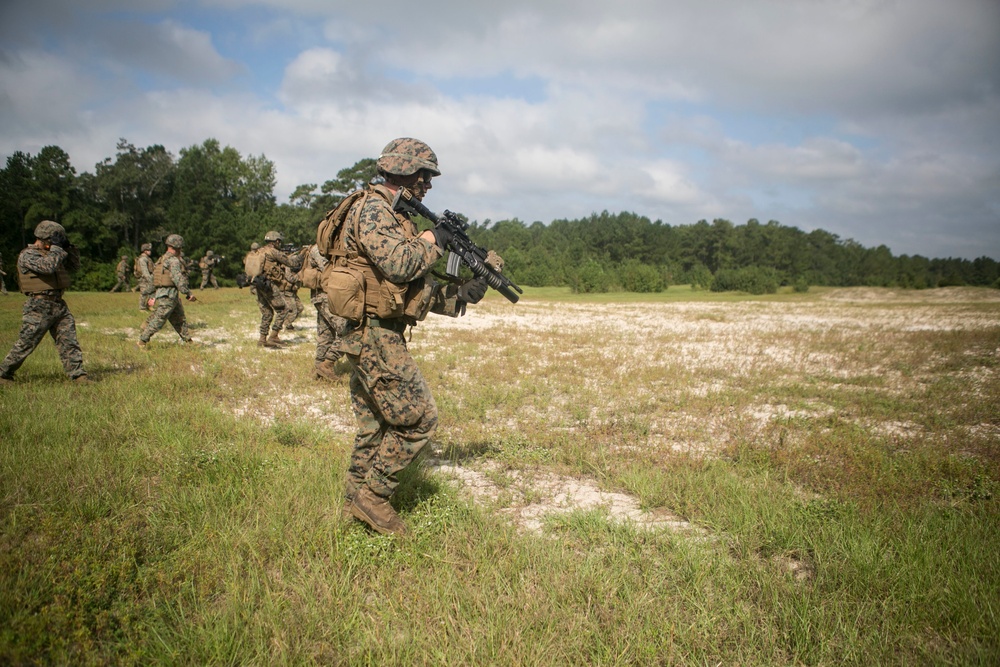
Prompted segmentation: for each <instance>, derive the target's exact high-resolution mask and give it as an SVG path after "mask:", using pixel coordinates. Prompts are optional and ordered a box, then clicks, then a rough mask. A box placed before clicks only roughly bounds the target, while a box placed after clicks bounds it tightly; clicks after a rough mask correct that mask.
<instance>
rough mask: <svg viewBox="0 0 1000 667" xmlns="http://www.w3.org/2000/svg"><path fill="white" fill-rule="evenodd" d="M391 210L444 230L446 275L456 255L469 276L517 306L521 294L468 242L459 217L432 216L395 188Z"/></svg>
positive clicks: (483, 251) (407, 193)
mask: <svg viewBox="0 0 1000 667" xmlns="http://www.w3.org/2000/svg"><path fill="white" fill-rule="evenodd" d="M392 208H393V210H395V211H402V212H403V213H407V214H409V215H414V214H415V215H420V216H423V217H425V218H427V219H428V220H430V221H431V222H433V223H434V225H435V227H444V228H445V231H447V232H448V233H449V234H450V236H451V238H450V239H449V240H448V248H447V249H448V250H449V251H451V253H452V255H451V257H449V258H448V269H449V273H451V270H452V268H453V266H452V264H453V262H452V258H453V257H456V256H457V257H458V258H459V259H461V261H462V263H463V264H465V265H466V266H467V267H469V269H470V270H471V271H472V275H474V276H475V277H477V278H482V279H483V280H485V281H486V284H487V285H489V286H490V287H492V288H493V289H495V290H496V291H498V292H500V293H501V294H503V295H504V297H506V298H507V300H508V301H510V302H511V303H517V300H518V299H519V298H520V297H519V296H518V294H523V293H524V291H523V290H522V289H521V288H520V287H518V286H517V285H515V284H514V282H513V281H512V280H511V279H510V278H508V277H507V276H505V275H504V274H503V273H501V272H500V271H497V270H496V269H495V268H493V267H492V266H490V264H489V263H487V260H486V258H487V255H488V254H489V253H488V251H487V250H486V249H485V248H481V247H479V246H477V245H476V244H475V243H473V242H472V240H471V239H470V238H469V235H468V234H466V233H465V230H466V229H468V228H469V225H468V223H467V222H465V221H464V220H462V219H461V218H459V217H458V215H457V214H455V213H452V212H451V211H445V212H444V213H443V214H442V215H440V216H438V215H436V214H435V213H434V212H433V211H431V210H430V209H428V208H427V207H426V206H424V205H423V203H422V202H421V201H420V200H419V199H417V198H416V197H414V196H413V193H412V192H410V191H409V190H407V189H406V188H399V190H398V191H397V192H396V198H395V200H394V201H393V202H392ZM515 292H516V294H515Z"/></svg>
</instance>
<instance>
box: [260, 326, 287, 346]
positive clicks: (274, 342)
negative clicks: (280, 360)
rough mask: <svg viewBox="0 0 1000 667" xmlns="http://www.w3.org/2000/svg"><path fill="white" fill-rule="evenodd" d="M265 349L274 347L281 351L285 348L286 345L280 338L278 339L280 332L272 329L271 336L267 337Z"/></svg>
mask: <svg viewBox="0 0 1000 667" xmlns="http://www.w3.org/2000/svg"><path fill="white" fill-rule="evenodd" d="M264 347H273V348H276V349H279V350H280V349H283V348H284V347H285V344H284V343H282V342H281V339H280V338H278V332H277V331H275V330H274V329H271V335H270V336H268V337H267V340H266V341H264Z"/></svg>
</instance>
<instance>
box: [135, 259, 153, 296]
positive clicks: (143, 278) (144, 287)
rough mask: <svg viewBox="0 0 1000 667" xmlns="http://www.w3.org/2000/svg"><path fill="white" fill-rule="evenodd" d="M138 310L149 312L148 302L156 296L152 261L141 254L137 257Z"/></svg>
mask: <svg viewBox="0 0 1000 667" xmlns="http://www.w3.org/2000/svg"><path fill="white" fill-rule="evenodd" d="M137 261H138V262H139V275H138V278H139V310H149V300H150V299H152V298H153V297H154V295H155V294H156V288H155V287H154V286H153V259H152V258H151V257H150V256H149V255H147V254H146V253H145V252H143V253H142V254H141V255H139V259H138V260H137Z"/></svg>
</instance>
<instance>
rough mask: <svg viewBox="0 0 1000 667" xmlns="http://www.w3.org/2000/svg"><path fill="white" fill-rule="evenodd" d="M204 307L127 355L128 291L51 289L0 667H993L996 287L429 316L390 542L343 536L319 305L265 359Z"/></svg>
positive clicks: (135, 317) (1, 556)
mask: <svg viewBox="0 0 1000 667" xmlns="http://www.w3.org/2000/svg"><path fill="white" fill-rule="evenodd" d="M196 293H197V294H198V296H199V299H200V301H199V302H197V303H194V304H185V308H186V310H187V313H188V320H189V323H190V324H191V326H192V334H193V336H194V338H195V340H196V344H195V345H192V346H182V345H179V344H178V338H177V336H176V334H175V333H174V332H173V331H172V330H171V329H170V328H169V326H168V327H167V328H166V329H164V330H163V331H161V332H160V333H158V334H157V335H156V336H155V337H154V338H153V339H152V341H151V343H150V345H149V348H148V349H147V350H139V349H137V347H136V346H135V340H136V338H137V333H138V327H139V326H140V324H141V323H142V321H143V319H144V314H143V313H140V312H139V311H138V310H137V309H136V297H135V295H134V294H97V293H70V294H69V295H68V298H67V301H68V303H69V304H70V308H71V310H72V311H73V313H74V314H75V316H76V319H77V323H78V332H79V337H80V342H81V345H82V347H83V351H84V362H85V366H86V368H87V370H88V372H89V374H90V377H91V378H92V379H93V380H96V383H95V384H93V385H89V386H77V385H74V384H71V383H69V382H68V381H67V380H66V378H65V377H64V376H63V374H62V369H61V366H60V364H59V362H58V358H57V356H56V353H55V350H54V346H53V344H52V341H51V339H46V340H45V341H43V342H42V344H41V345H40V347H39V348H38V350H37V351H36V352H35V353H34V354H33V355H32V356H31V357H29V358H28V360H27V361H26V362H25V364H24V366H23V367H22V368H21V370H20V371H19V372H18V374H17V377H16V384H15V385H13V386H4V387H0V664H14V665H19V664H68V665H107V664H122V665H153V664H164V665H176V664H190V665H203V664H213V665H215V664H225V665H384V664H391V665H414V664H417V665H713V666H714V665H720V664H721V665H872V664H879V665H915V664H917V665H921V664H929V665H996V664H1000V558H998V556H997V545H998V538H1000V510H998V497H997V496H998V492H1000V407H998V406H1000V375H998V370H1000V292H998V291H997V290H988V289H971V288H970V289H947V290H929V291H912V292H906V291H892V290H881V289H845V290H833V289H815V288H814V289H813V290H811V291H810V292H808V293H805V294H792V293H786V294H778V295H771V296H767V297H749V296H740V295H733V294H725V295H719V294H709V293H704V292H692V291H691V290H690V289H688V288H687V287H672V288H670V289H669V290H668V291H667V292H665V293H662V294H658V295H646V296H639V295H621V294H610V295H596V296H581V295H571V294H569V293H568V291H565V290H552V289H546V290H532V289H528V290H526V294H525V296H524V297H523V299H522V300H521V302H520V303H518V304H516V305H512V304H509V303H507V302H506V301H505V300H503V299H502V298H501V297H499V296H497V295H496V294H495V293H492V294H490V295H489V296H488V297H487V299H486V300H485V301H484V302H483V303H481V304H479V305H478V306H476V307H474V308H470V314H469V315H467V316H466V317H465V318H461V319H458V320H451V319H449V318H441V317H433V316H432V318H431V319H429V320H428V321H427V322H424V323H421V325H420V326H418V327H417V328H416V329H414V330H413V332H412V340H411V342H410V346H411V350H412V352H413V354H414V356H415V357H416V358H417V360H418V362H419V363H420V365H421V368H422V369H423V372H424V374H425V377H426V378H427V380H428V382H429V383H430V385H431V388H432V390H433V392H434V394H435V398H436V400H437V403H438V408H439V410H440V412H441V421H440V427H439V430H438V434H437V437H436V439H435V441H433V442H432V445H431V446H430V447H428V450H429V451H427V452H426V456H424V457H423V458H422V460H421V463H420V465H419V466H414V467H413V468H412V469H411V470H409V471H407V474H406V476H405V480H404V482H403V484H402V485H401V487H400V491H399V493H398V494H397V496H396V497H395V498H394V504H395V505H396V506H397V509H399V511H400V513H401V515H402V517H403V518H404V520H405V521H406V522H407V524H408V525H409V527H410V530H411V535H410V536H409V537H408V538H406V539H402V540H401V539H398V538H392V537H382V536H377V535H375V534H373V533H371V532H370V531H368V530H367V529H365V528H364V527H363V526H362V525H361V524H360V523H357V522H348V521H346V520H345V519H343V518H342V517H341V514H340V508H341V502H342V501H341V490H342V484H343V479H344V471H345V468H346V463H347V457H348V455H349V451H350V447H351V442H352V438H353V430H354V424H353V416H352V413H351V409H350V401H349V391H348V386H347V379H346V376H345V377H344V379H343V381H342V382H340V383H329V382H321V381H317V380H314V379H312V376H311V373H310V371H311V368H312V364H313V354H314V351H315V341H314V333H315V332H314V325H315V316H314V312H313V310H312V309H311V307H308V306H307V310H306V314H305V315H303V317H302V318H301V319H300V320H299V322H297V323H296V324H297V325H301V326H299V328H298V329H297V330H296V331H295V332H293V333H285V334H282V337H283V338H285V339H287V340H290V341H292V345H291V346H290V347H289V348H288V349H287V350H268V349H263V348H258V347H257V346H256V340H257V322H258V319H259V314H258V311H257V308H256V303H255V301H254V300H253V299H252V297H251V296H250V295H249V294H248V293H247V292H246V291H245V290H244V291H240V290H237V289H235V288H231V289H222V290H218V291H205V292H196ZM303 295H305V292H303ZM22 303H23V297H20V296H19V295H11V296H9V297H0V348H2V350H0V354H5V353H6V351H7V350H9V349H10V346H11V345H12V344H13V342H14V340H15V339H16V337H17V331H18V328H19V326H20V308H21V304H22Z"/></svg>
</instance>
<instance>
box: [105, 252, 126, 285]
mask: <svg viewBox="0 0 1000 667" xmlns="http://www.w3.org/2000/svg"><path fill="white" fill-rule="evenodd" d="M115 275H116V276H117V277H118V282H117V283H115V286H114V287H112V288H111V289H110V290H108V291H109V292H117V291H118V288H119V287H121V288H122V291H123V292H127V291H129V290H130V289H132V281H131V280H130V279H129V275H128V255H122V258H121V261H120V262H118V264H117V266H115Z"/></svg>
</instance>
